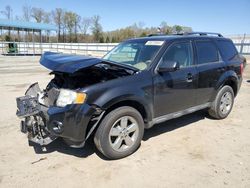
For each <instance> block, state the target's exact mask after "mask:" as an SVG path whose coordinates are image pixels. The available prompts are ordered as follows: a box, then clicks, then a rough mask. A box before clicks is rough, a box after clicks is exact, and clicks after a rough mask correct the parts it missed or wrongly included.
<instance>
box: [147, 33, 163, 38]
mask: <svg viewBox="0 0 250 188" xmlns="http://www.w3.org/2000/svg"><path fill="white" fill-rule="evenodd" d="M165 35H166V34H163V33H152V34H149V35H148V37H155V36H165Z"/></svg>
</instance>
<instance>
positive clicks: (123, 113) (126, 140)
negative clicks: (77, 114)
mask: <svg viewBox="0 0 250 188" xmlns="http://www.w3.org/2000/svg"><path fill="white" fill-rule="evenodd" d="M143 134H144V122H143V119H142V116H141V114H140V113H139V112H138V111H137V110H136V109H134V108H132V107H129V106H123V107H119V108H117V109H114V110H113V111H111V112H109V113H108V114H107V115H106V116H105V117H104V119H103V120H102V122H101V124H100V126H99V127H98V129H97V131H96V133H95V138H94V142H95V145H96V147H97V149H98V150H99V151H100V152H101V153H102V154H103V155H105V156H106V157H107V158H109V159H120V158H123V157H126V156H128V155H130V154H132V153H134V152H135V151H136V149H137V148H138V147H139V146H140V143H141V140H142V137H143Z"/></svg>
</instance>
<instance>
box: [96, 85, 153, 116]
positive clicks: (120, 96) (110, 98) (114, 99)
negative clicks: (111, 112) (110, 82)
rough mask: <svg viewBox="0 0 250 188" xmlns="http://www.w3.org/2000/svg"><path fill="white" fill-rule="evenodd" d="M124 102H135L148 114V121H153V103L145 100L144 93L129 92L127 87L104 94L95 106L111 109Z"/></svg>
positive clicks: (139, 91) (138, 91)
mask: <svg viewBox="0 0 250 188" xmlns="http://www.w3.org/2000/svg"><path fill="white" fill-rule="evenodd" d="M125 93H126V94H125ZM124 101H131V102H133V101H134V102H137V103H139V104H140V105H142V106H143V108H144V110H145V112H146V120H147V121H151V120H152V108H153V106H152V102H151V100H149V99H148V100H147V98H145V93H144V91H142V90H140V89H137V90H134V91H131V92H128V89H127V88H125V87H122V88H114V89H111V90H108V91H106V92H105V93H103V95H102V96H101V97H99V98H98V99H97V100H96V101H95V104H96V105H97V106H99V107H101V108H102V109H109V108H110V107H111V106H113V105H115V104H118V103H120V102H124Z"/></svg>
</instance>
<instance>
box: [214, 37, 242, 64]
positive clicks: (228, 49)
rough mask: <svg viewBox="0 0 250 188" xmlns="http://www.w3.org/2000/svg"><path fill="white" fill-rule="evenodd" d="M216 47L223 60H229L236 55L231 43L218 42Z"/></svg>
mask: <svg viewBox="0 0 250 188" xmlns="http://www.w3.org/2000/svg"><path fill="white" fill-rule="evenodd" d="M218 47H219V49H220V52H221V55H222V56H223V57H224V58H225V60H231V59H233V58H234V57H235V56H236V55H237V54H238V52H237V50H236V48H235V46H234V44H233V43H232V42H231V41H226V40H219V41H218Z"/></svg>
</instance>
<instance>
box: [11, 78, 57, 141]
mask: <svg viewBox="0 0 250 188" xmlns="http://www.w3.org/2000/svg"><path fill="white" fill-rule="evenodd" d="M43 97H44V92H42V91H41V89H40V88H39V85H38V83H34V84H32V85H31V86H30V87H29V88H28V90H27V91H26V92H25V96H23V97H18V98H16V102H17V108H18V110H17V112H16V115H17V116H18V117H20V118H24V120H22V121H21V125H20V128H21V132H23V133H27V135H28V139H29V140H30V141H32V142H35V143H37V144H40V145H47V144H49V143H51V142H52V141H53V140H55V139H56V138H57V137H56V136H53V135H51V134H50V133H49V131H48V128H47V127H46V121H47V120H48V115H47V111H48V107H47V106H45V105H42V104H43V102H42V101H41V100H42V98H43ZM39 101H40V102H39Z"/></svg>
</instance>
